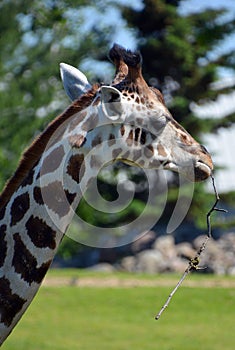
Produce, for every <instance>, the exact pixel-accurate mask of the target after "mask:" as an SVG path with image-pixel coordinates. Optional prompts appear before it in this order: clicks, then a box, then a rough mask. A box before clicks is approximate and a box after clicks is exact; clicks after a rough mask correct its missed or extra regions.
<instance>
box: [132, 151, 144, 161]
mask: <svg viewBox="0 0 235 350" xmlns="http://www.w3.org/2000/svg"><path fill="white" fill-rule="evenodd" d="M141 155H142V152H141V150H139V149H138V150H134V151H133V156H132V160H133V161H136V160H137V159H139V158H140V157H141Z"/></svg>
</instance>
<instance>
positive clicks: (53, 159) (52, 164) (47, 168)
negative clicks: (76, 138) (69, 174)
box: [40, 145, 65, 176]
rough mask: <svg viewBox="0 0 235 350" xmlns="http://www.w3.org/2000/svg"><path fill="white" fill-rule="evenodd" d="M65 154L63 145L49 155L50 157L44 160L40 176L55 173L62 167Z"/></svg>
mask: <svg viewBox="0 0 235 350" xmlns="http://www.w3.org/2000/svg"><path fill="white" fill-rule="evenodd" d="M64 154H65V153H64V148H63V146H62V145H60V146H59V147H57V148H56V149H54V150H53V151H52V152H51V153H50V154H48V156H47V157H46V158H45V159H44V160H43V163H42V166H41V171H40V175H41V176H42V175H45V174H48V173H52V172H53V171H55V170H56V169H57V168H58V167H59V166H60V164H61V161H62V159H63V157H64Z"/></svg>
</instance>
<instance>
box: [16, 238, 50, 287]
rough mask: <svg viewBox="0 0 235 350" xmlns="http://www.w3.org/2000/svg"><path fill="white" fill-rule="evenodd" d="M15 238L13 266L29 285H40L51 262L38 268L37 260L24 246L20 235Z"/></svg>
mask: <svg viewBox="0 0 235 350" xmlns="http://www.w3.org/2000/svg"><path fill="white" fill-rule="evenodd" d="M13 238H14V255H13V259H12V265H13V266H14V269H15V271H16V273H18V274H20V275H21V277H22V278H23V280H24V281H26V282H28V283H29V285H31V284H32V283H33V282H36V283H40V282H41V281H42V279H43V277H44V276H45V274H46V272H47V270H48V268H49V266H50V264H51V260H50V261H47V262H46V263H43V264H42V265H41V266H40V267H37V265H38V263H37V260H36V259H35V257H34V256H33V255H32V254H31V253H30V252H29V250H28V249H27V248H26V246H25V245H24V243H23V242H22V240H21V237H20V235H19V233H15V234H14V236H13Z"/></svg>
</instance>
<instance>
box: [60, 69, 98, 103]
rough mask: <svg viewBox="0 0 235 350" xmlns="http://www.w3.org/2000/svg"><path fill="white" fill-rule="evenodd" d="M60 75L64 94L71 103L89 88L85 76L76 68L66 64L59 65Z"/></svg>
mask: <svg viewBox="0 0 235 350" xmlns="http://www.w3.org/2000/svg"><path fill="white" fill-rule="evenodd" d="M60 75H61V79H62V81H63V85H64V89H65V91H66V94H67V95H68V96H69V98H71V100H72V101H74V100H76V99H77V98H78V97H80V96H81V95H83V94H84V93H85V92H87V90H89V89H90V88H91V84H90V83H89V82H88V80H87V78H86V76H85V75H84V74H83V73H82V72H81V71H80V70H78V69H77V68H75V67H73V66H70V65H69V64H66V63H60Z"/></svg>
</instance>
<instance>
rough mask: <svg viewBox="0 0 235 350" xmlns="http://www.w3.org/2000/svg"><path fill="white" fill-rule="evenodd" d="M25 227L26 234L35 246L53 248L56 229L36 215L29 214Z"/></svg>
mask: <svg viewBox="0 0 235 350" xmlns="http://www.w3.org/2000/svg"><path fill="white" fill-rule="evenodd" d="M25 227H26V230H27V234H28V236H29V237H30V239H31V241H32V243H33V244H34V245H35V246H36V247H38V248H50V249H55V247H56V241H55V238H56V231H54V230H53V229H52V228H51V227H50V226H48V225H47V223H46V222H45V221H43V220H42V219H40V218H38V217H37V216H36V217H34V216H30V218H29V219H28V221H27V222H26V224H25Z"/></svg>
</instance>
